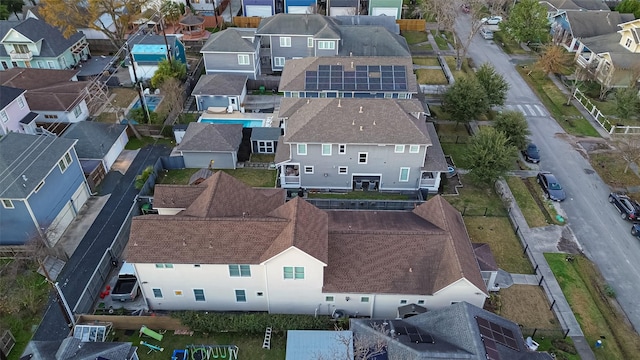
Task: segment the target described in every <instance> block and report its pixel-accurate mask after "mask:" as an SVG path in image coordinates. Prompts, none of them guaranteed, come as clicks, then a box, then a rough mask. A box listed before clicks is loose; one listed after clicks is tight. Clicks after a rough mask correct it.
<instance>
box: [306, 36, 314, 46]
mask: <svg viewBox="0 0 640 360" xmlns="http://www.w3.org/2000/svg"><path fill="white" fill-rule="evenodd" d="M307 47H311V48H312V47H313V38H312V37H309V38H307Z"/></svg>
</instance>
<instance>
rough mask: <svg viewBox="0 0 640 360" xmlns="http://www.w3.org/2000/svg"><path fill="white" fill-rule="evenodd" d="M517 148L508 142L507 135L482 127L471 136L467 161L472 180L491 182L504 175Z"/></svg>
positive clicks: (514, 157)
mask: <svg viewBox="0 0 640 360" xmlns="http://www.w3.org/2000/svg"><path fill="white" fill-rule="evenodd" d="M517 154H518V152H517V149H516V148H515V147H514V146H513V145H510V144H509V139H507V136H506V135H505V134H504V133H503V132H501V131H498V130H496V129H494V128H492V127H482V128H480V132H479V133H478V134H476V135H474V136H473V138H472V139H471V144H470V145H469V150H468V152H467V161H468V162H469V164H470V166H471V172H470V173H469V176H470V177H471V180H472V181H475V182H477V183H482V184H491V183H493V182H494V181H496V180H497V179H498V178H499V177H500V176H502V175H504V174H505V173H506V172H507V170H509V169H510V168H511V165H512V164H513V162H514V161H515V159H516V157H517Z"/></svg>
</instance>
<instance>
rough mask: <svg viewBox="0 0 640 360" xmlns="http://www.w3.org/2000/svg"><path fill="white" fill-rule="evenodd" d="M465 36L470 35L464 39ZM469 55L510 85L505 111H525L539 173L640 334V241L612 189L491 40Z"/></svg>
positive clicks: (462, 29)
mask: <svg viewBox="0 0 640 360" xmlns="http://www.w3.org/2000/svg"><path fill="white" fill-rule="evenodd" d="M456 29H457V30H458V32H459V33H460V34H468V33H469V31H470V26H469V19H468V17H465V16H461V17H460V18H459V19H458V21H457V22H456ZM464 36H466V35H464ZM467 56H469V57H471V58H472V59H473V61H474V63H475V65H476V66H480V65H481V64H483V63H485V62H490V63H492V64H493V66H494V67H495V69H496V71H497V72H499V73H500V74H502V76H504V78H505V79H506V80H507V82H508V83H509V85H510V86H511V87H510V89H509V93H508V96H507V102H506V105H505V108H510V109H514V110H520V111H522V112H523V113H524V114H525V115H526V118H527V121H528V123H529V129H530V130H531V138H532V140H533V141H534V142H535V143H536V144H537V145H538V148H539V149H540V155H541V157H542V161H541V163H540V169H541V170H547V171H551V172H553V173H554V174H555V175H556V177H557V178H558V180H559V181H560V183H561V184H562V185H563V186H564V188H565V190H566V192H567V200H565V201H564V202H563V203H562V205H561V207H562V209H563V210H564V212H565V213H566V214H567V217H568V219H567V221H568V224H569V226H570V227H571V229H572V230H573V232H574V234H575V235H576V237H577V239H578V241H579V242H580V244H581V245H582V247H583V250H584V252H585V254H586V255H587V256H588V257H589V258H590V259H591V260H592V261H594V262H595V263H596V264H597V265H598V267H599V268H600V271H601V272H602V275H603V276H604V278H605V280H606V281H607V283H608V284H609V285H611V286H612V287H613V289H614V290H615V292H616V294H617V297H616V298H617V300H618V302H619V303H620V305H621V306H622V309H623V310H624V312H625V313H626V314H627V316H628V317H629V320H630V321H631V323H632V324H633V326H634V327H635V329H640V307H638V306H637V299H638V298H640V288H639V287H638V284H640V242H639V241H638V239H634V238H633V237H632V236H631V234H630V229H631V224H630V223H628V222H626V221H624V220H622V219H621V218H620V216H619V214H618V212H617V211H616V210H615V209H614V208H613V207H612V206H611V205H610V204H609V202H608V200H607V196H608V195H609V192H610V189H609V187H608V186H607V185H606V184H605V183H604V182H603V181H602V179H600V177H599V176H598V174H597V173H596V172H595V171H594V170H593V168H592V167H591V165H590V163H589V161H588V160H587V159H586V158H585V156H584V155H583V154H582V153H580V152H578V151H576V150H575V148H574V145H573V144H572V139H573V137H572V136H567V134H566V133H565V132H564V130H563V129H562V128H561V127H560V126H559V125H558V124H557V123H556V121H555V120H554V119H552V118H550V117H549V112H548V111H547V110H546V108H545V107H544V105H543V104H542V103H541V102H540V100H539V99H538V98H537V97H536V95H535V94H534V93H533V91H532V90H531V89H530V88H529V86H528V85H527V83H526V82H525V81H524V80H523V79H522V78H521V77H520V75H519V73H518V72H517V71H516V70H515V67H514V64H516V63H517V60H514V59H511V58H510V57H509V56H508V55H506V54H505V53H504V52H502V50H501V49H500V48H499V47H498V46H496V45H495V44H494V43H493V42H492V41H486V40H484V39H482V38H481V37H480V36H479V35H477V34H476V36H475V38H474V40H473V42H472V44H471V46H470V48H469V51H468V53H467Z"/></svg>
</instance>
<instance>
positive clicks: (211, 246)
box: [209, 241, 213, 249]
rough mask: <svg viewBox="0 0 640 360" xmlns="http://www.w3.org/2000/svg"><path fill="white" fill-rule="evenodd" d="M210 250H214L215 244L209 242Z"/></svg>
mask: <svg viewBox="0 0 640 360" xmlns="http://www.w3.org/2000/svg"><path fill="white" fill-rule="evenodd" d="M209 249H213V244H212V243H211V241H209Z"/></svg>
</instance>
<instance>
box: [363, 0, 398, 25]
mask: <svg viewBox="0 0 640 360" xmlns="http://www.w3.org/2000/svg"><path fill="white" fill-rule="evenodd" d="M369 15H373V16H379V15H384V16H391V17H393V18H394V19H396V20H398V19H401V18H402V0H369Z"/></svg>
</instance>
